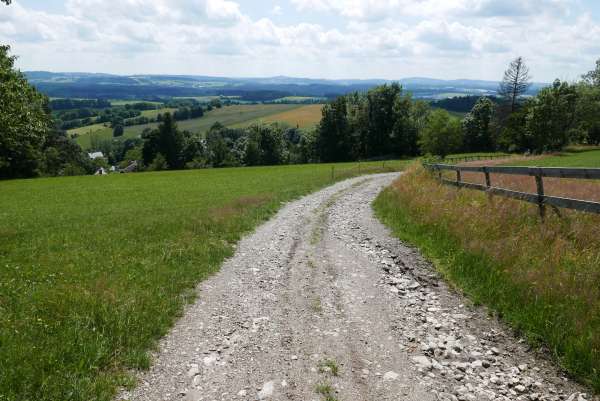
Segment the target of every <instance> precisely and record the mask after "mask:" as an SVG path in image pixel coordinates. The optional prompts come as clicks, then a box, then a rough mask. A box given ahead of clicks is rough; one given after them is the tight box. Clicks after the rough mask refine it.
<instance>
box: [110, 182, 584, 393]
mask: <svg viewBox="0 0 600 401" xmlns="http://www.w3.org/2000/svg"><path fill="white" fill-rule="evenodd" d="M397 176H398V175H397V174H381V175H374V176H369V177H367V178H365V177H362V178H354V179H350V180H346V181H343V182H340V183H337V184H335V185H333V186H331V187H328V188H326V189H324V190H322V191H320V192H317V193H314V194H312V195H309V196H306V197H304V198H302V199H300V200H298V201H295V202H292V203H289V204H287V205H286V206H284V207H283V208H282V210H281V211H280V212H279V213H278V214H277V215H276V216H275V217H274V218H273V219H272V220H270V221H269V222H267V223H265V224H263V225H262V226H261V227H259V228H258V229H257V230H256V231H255V232H254V233H253V234H252V235H250V236H248V237H246V238H245V239H243V240H242V241H241V242H240V243H239V244H238V246H237V250H236V253H235V256H233V257H232V258H231V259H229V260H227V261H226V262H225V263H224V265H223V267H222V269H221V271H220V272H219V273H218V274H217V275H215V276H213V277H211V278H210V279H208V280H206V281H204V282H202V283H201V284H200V285H199V286H198V300H197V301H196V303H194V304H193V305H190V306H189V307H188V308H187V309H186V311H185V313H184V315H183V317H182V318H181V319H180V320H179V321H178V322H177V324H176V325H175V326H174V328H173V329H172V331H171V332H170V334H169V335H168V336H166V337H165V338H164V339H163V340H162V341H161V343H160V346H159V350H158V351H157V353H156V355H155V359H154V364H153V366H152V368H151V369H150V370H149V371H147V372H143V373H142V374H141V375H140V379H139V385H138V387H137V388H136V389H134V390H132V391H129V392H123V393H122V394H121V395H120V396H119V397H118V399H119V400H131V401H138V400H139V401H141V400H152V401H159V400H185V401H199V400H203V401H212V400H257V399H258V400H262V399H265V400H298V401H300V400H302V401H304V400H306V401H309V400H315V401H318V400H325V401H335V400H339V401H386V400H415V401H417V400H419V401H428V400H568V401H582V400H588V399H589V397H588V396H586V395H585V394H584V393H583V392H584V391H585V390H584V389H582V388H580V387H578V386H577V385H576V384H574V383H573V382H572V381H570V380H568V379H567V378H566V377H565V376H564V375H563V374H562V373H561V372H559V371H558V370H557V369H556V368H555V367H554V366H553V364H552V363H550V362H548V361H547V360H546V359H545V358H544V357H543V356H541V355H539V354H537V353H534V352H531V351H530V350H528V348H527V346H526V344H525V343H524V342H523V341H521V340H520V339H518V338H515V337H514V336H513V335H512V333H511V331H510V330H508V329H507V328H506V327H504V326H503V325H502V324H500V323H498V322H497V321H496V320H494V319H492V318H490V317H489V316H488V314H487V313H486V312H485V310H483V309H482V308H476V307H473V306H471V305H470V304H469V303H468V301H467V300H466V299H465V298H463V297H462V296H460V295H458V294H456V293H455V292H453V291H452V290H450V289H449V288H448V287H447V286H446V285H445V284H444V282H443V281H441V280H440V279H439V278H438V276H437V275H436V273H435V272H434V270H433V269H432V267H431V266H430V265H429V264H428V263H426V262H425V261H424V260H423V259H422V258H421V256H420V255H419V253H418V251H416V250H415V249H414V248H411V247H408V246H406V245H405V244H402V243H401V242H399V241H398V240H395V239H393V238H391V236H390V235H389V232H388V230H387V229H386V228H385V227H384V226H383V225H382V224H381V223H379V222H378V221H377V220H376V219H375V218H374V216H373V213H372V210H371V202H372V201H373V199H374V198H375V197H376V196H377V194H378V193H379V191H380V190H381V189H382V188H383V187H384V186H386V185H389V184H390V183H391V182H392V180H393V179H394V178H396V177H397Z"/></svg>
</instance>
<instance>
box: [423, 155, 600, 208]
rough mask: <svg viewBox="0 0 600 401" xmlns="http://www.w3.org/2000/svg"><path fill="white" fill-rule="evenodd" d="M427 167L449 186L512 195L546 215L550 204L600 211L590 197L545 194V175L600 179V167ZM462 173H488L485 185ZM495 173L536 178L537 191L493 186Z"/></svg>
mask: <svg viewBox="0 0 600 401" xmlns="http://www.w3.org/2000/svg"><path fill="white" fill-rule="evenodd" d="M424 166H425V168H427V169H428V170H429V171H431V172H433V173H436V172H437V173H438V177H439V179H440V181H441V182H442V183H444V184H447V185H452V186H456V187H458V188H469V189H475V190H479V191H485V192H487V193H488V194H490V195H500V196H505V197H508V198H513V199H519V200H522V201H525V202H530V203H535V204H537V205H538V206H539V209H540V216H541V217H542V218H544V217H545V215H546V206H552V207H554V208H559V207H560V208H565V209H574V210H579V211H583V212H589V213H598V214H600V203H598V202H592V201H587V200H579V199H571V198H562V197H558V196H550V195H546V194H545V193H544V180H543V179H544V177H554V178H574V179H600V168H561V167H501V166H489V167H474V166H456V165H450V164H431V163H425V164H424ZM442 171H454V172H455V173H456V180H455V181H454V180H448V179H446V178H444V177H443V176H442ZM461 172H475V173H482V174H484V176H485V185H483V184H475V183H470V182H464V181H463V180H462V176H461ZM492 173H495V174H512V175H521V176H530V177H534V178H535V182H536V188H537V193H535V194H532V193H527V192H519V191H513V190H510V189H506V188H499V187H494V186H492V182H491V177H490V175H491V174H492Z"/></svg>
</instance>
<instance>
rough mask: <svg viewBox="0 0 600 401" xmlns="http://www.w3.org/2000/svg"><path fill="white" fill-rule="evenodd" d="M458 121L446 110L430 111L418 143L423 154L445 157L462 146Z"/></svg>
mask: <svg viewBox="0 0 600 401" xmlns="http://www.w3.org/2000/svg"><path fill="white" fill-rule="evenodd" d="M462 140H463V138H462V132H461V127H460V121H459V120H458V119H457V118H453V117H452V116H451V115H450V114H449V113H448V112H447V111H446V110H441V109H437V110H434V111H432V112H431V114H430V116H429V121H428V124H427V126H426V127H425V128H424V129H423V131H422V132H421V137H420V138H419V145H420V147H421V151H422V152H423V153H424V154H431V155H436V156H441V157H445V156H446V155H448V154H450V153H453V152H458V151H459V150H460V149H461V146H462Z"/></svg>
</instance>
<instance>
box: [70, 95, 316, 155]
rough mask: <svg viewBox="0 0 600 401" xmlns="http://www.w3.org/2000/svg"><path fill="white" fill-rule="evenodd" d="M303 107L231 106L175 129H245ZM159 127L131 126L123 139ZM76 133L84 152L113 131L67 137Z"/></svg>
mask: <svg viewBox="0 0 600 401" xmlns="http://www.w3.org/2000/svg"><path fill="white" fill-rule="evenodd" d="M302 107H305V106H304V105H301V104H248V105H233V106H227V107H221V108H220V109H216V108H215V109H213V110H211V111H209V112H206V113H205V114H204V116H203V117H200V118H193V119H190V120H185V121H178V122H177V126H178V127H179V128H180V129H181V130H188V131H191V132H200V133H203V132H206V131H208V129H209V128H210V127H211V126H212V125H213V124H214V123H216V122H220V123H221V124H223V125H225V126H246V125H248V124H250V123H251V122H255V121H258V120H259V119H261V118H265V117H268V116H270V115H274V114H278V113H283V112H286V111H290V110H294V109H298V108H302ZM150 112H151V113H157V111H156V110H150ZM157 126H158V123H149V124H140V125H132V126H130V127H125V132H124V134H123V136H122V138H136V137H138V136H139V135H141V133H142V131H144V129H146V128H156V127H157ZM75 132H77V133H79V137H78V138H77V143H79V145H80V146H81V147H83V148H84V149H88V148H89V147H90V146H91V141H92V136H94V137H97V138H100V139H111V138H112V128H107V127H104V126H103V125H102V124H96V125H93V126H88V127H81V128H76V129H75V130H69V134H73V133H75Z"/></svg>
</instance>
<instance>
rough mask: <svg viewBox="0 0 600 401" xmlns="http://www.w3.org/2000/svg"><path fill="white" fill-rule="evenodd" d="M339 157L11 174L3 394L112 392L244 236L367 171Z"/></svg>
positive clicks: (1, 320)
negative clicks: (295, 203) (306, 197)
mask: <svg viewBox="0 0 600 401" xmlns="http://www.w3.org/2000/svg"><path fill="white" fill-rule="evenodd" d="M405 165H406V162H386V163H385V167H386V168H385V170H388V169H392V168H393V169H401V168H403V167H404V166H405ZM331 166H332V165H326V164H323V165H302V166H279V167H257V168H237V169H204V170H187V171H176V172H157V173H138V174H122V175H119V174H116V175H109V176H105V177H95V176H85V177H64V178H43V179H35V180H13V181H4V182H0V264H1V266H2V269H0V345H1V346H0V372H2V373H1V374H0V400H3V401H25V400H27V401H32V400H36V401H50V400H52V401H56V400H61V401H66V400H69V401H93V400H102V401H108V400H111V399H112V397H113V395H114V393H115V390H116V388H117V386H119V385H130V384H131V378H130V376H128V375H127V374H126V371H127V369H129V368H134V369H137V368H146V367H148V365H149V359H148V356H147V352H148V350H150V349H151V348H152V347H153V346H154V344H155V343H156V341H157V339H158V338H159V337H161V336H162V335H164V334H165V333H166V332H167V330H168V328H169V327H170V326H171V324H172V323H173V321H174V319H175V318H176V317H177V316H178V315H179V314H180V312H181V310H182V307H183V305H184V304H185V303H186V302H189V301H190V300H191V299H192V298H193V296H194V287H195V285H196V284H197V283H198V282H199V281H200V280H202V279H205V278H206V277H208V276H209V275H210V274H212V273H214V272H216V271H217V270H218V268H219V266H220V264H221V262H222V261H223V260H224V258H226V257H227V256H230V255H231V254H232V252H233V244H234V243H235V242H236V241H237V240H238V239H239V238H240V236H241V235H242V234H243V233H245V232H248V231H249V230H251V229H252V228H254V227H255V226H256V225H257V224H259V223H260V222H262V221H264V220H265V219H267V218H268V217H269V216H271V215H272V214H273V213H274V212H275V211H276V210H277V209H278V208H279V207H280V206H281V204H282V202H285V201H289V200H291V199H294V198H296V197H298V196H301V195H303V194H306V193H308V192H310V191H313V190H316V189H318V188H320V187H322V186H325V185H327V184H330V183H331V182H333V181H334V180H337V179H341V178H345V177H349V176H352V175H356V174H358V169H357V166H358V165H357V164H337V165H335V170H334V174H335V178H334V179H332V177H331V173H332V167H331ZM381 170H382V163H381V162H376V163H375V162H373V163H362V166H361V172H362V173H365V172H367V171H369V172H377V171H381Z"/></svg>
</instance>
